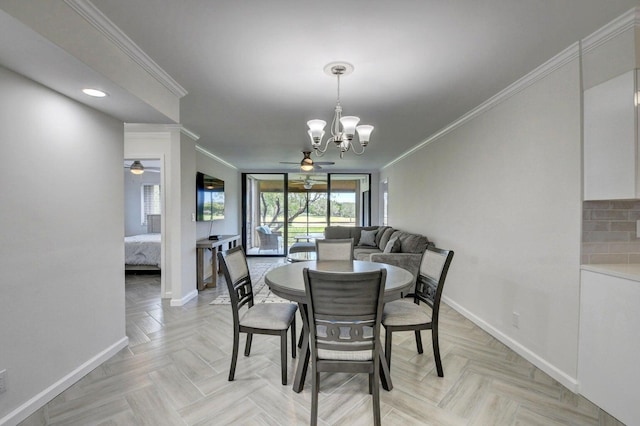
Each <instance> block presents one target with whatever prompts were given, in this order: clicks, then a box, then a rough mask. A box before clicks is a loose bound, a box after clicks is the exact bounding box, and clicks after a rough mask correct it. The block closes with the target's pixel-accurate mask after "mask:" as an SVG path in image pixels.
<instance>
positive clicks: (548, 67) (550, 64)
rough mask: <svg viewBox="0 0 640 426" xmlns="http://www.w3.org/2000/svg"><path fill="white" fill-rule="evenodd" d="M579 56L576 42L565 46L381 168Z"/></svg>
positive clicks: (397, 160)
mask: <svg viewBox="0 0 640 426" xmlns="http://www.w3.org/2000/svg"><path fill="white" fill-rule="evenodd" d="M579 57H580V44H579V43H578V42H576V43H574V44H572V45H571V46H569V47H567V48H566V49H565V50H563V51H562V52H560V53H558V54H557V55H556V56H554V57H553V58H551V59H550V60H548V61H547V62H545V63H544V64H542V65H540V66H539V67H538V68H536V69H534V70H533V71H531V72H530V73H528V74H527V75H525V76H524V77H522V78H521V79H519V80H517V81H516V82H515V83H513V84H511V85H509V86H507V88H505V89H504V90H502V91H500V92H499V93H498V94H496V95H494V96H492V97H491V98H489V99H487V100H486V101H484V102H483V103H481V104H480V105H478V106H477V107H475V108H474V109H472V110H471V111H469V112H467V113H466V114H464V115H463V116H461V117H460V118H458V119H457V120H455V121H454V122H452V123H451V124H449V125H447V126H445V127H444V128H442V129H440V130H439V131H437V132H436V133H434V134H433V135H431V136H429V138H427V139H426V140H424V141H422V142H421V143H419V144H418V145H416V146H414V147H413V148H411V149H410V150H409V151H406V152H405V153H403V154H402V155H400V156H399V157H397V158H396V159H394V160H392V161H391V162H389V163H387V164H385V165H384V166H382V168H381V170H383V169H386V168H387V167H390V166H392V165H394V164H396V163H397V162H399V161H401V160H403V159H405V158H407V157H409V156H410V155H412V154H413V153H415V152H416V151H418V150H420V149H422V148H424V147H425V146H427V145H429V144H431V143H433V142H435V141H436V140H438V139H440V138H442V137H443V136H445V135H446V134H448V133H450V132H452V131H454V130H455V129H457V128H458V127H460V126H462V125H464V124H466V123H467V122H469V121H471V120H473V119H474V118H476V117H478V116H479V115H481V114H484V113H485V112H487V111H489V110H490V109H492V108H493V107H495V106H497V105H498V104H500V103H502V102H504V101H506V100H507V99H509V98H511V97H513V96H515V95H517V94H518V93H520V92H522V91H523V90H525V89H526V88H528V87H529V86H531V85H533V84H535V83H536V82H538V81H540V80H542V79H543V78H545V77H546V76H548V75H549V74H551V73H553V72H554V71H556V70H557V69H559V68H562V67H563V66H565V65H566V64H567V63H569V62H571V61H573V60H574V59H577V58H579Z"/></svg>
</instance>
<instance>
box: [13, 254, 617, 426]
mask: <svg viewBox="0 0 640 426" xmlns="http://www.w3.org/2000/svg"><path fill="white" fill-rule="evenodd" d="M264 262H282V259H277V258H271V259H264V258H260V259H252V258H250V266H251V265H256V266H257V265H258V264H260V267H264ZM159 282H160V281H159V276H158V275H129V276H127V278H126V315H127V318H126V319H127V321H126V324H127V335H128V336H129V339H130V340H129V346H128V347H127V348H125V349H123V350H122V351H121V352H120V353H118V354H117V355H116V356H114V357H113V358H112V359H110V360H109V361H107V362H105V363H104V364H102V365H100V366H99V367H98V368H96V369H95V370H94V371H92V372H91V373H90V374H88V375H87V376H85V377H84V378H82V379H81V380H80V381H78V382H77V383H76V384H74V385H73V386H71V387H70V388H69V389H67V390H66V391H65V392H63V393H62V394H60V395H59V396H57V397H56V398H55V399H54V400H53V401H51V402H50V403H48V404H47V405H46V406H44V407H43V408H42V409H40V410H38V411H37V412H36V413H34V414H33V415H32V416H31V417H29V418H28V419H27V420H25V421H24V422H23V423H22V424H23V425H24V426H31V425H83V426H84V425H105V426H106V425H154V426H158V425H229V424H234V425H236V424H237V425H304V424H308V423H309V408H310V406H311V394H310V391H309V389H310V378H309V377H307V382H306V386H305V389H304V391H303V392H302V393H300V394H297V393H295V392H293V391H292V389H291V386H290V385H288V386H282V385H281V384H280V360H279V356H280V355H279V350H280V348H279V339H278V338H277V337H271V336H255V337H254V339H253V346H252V352H251V356H249V357H244V356H243V355H242V353H241V354H240V356H239V359H238V367H237V371H236V380H235V381H233V382H228V381H227V375H228V369H229V361H230V353H231V346H232V333H231V327H232V325H231V323H232V319H231V311H230V307H229V306H228V305H210V304H209V302H211V301H212V300H213V299H214V298H215V297H216V295H217V294H218V293H220V287H221V286H220V285H219V286H218V288H213V289H206V290H204V291H202V292H200V293H199V295H198V297H197V298H196V299H194V300H192V301H190V302H189V303H187V304H186V305H185V306H182V307H171V306H169V303H168V301H163V300H161V299H160V297H159V294H160V292H159V287H160V285H159ZM223 285H224V284H223ZM441 312H442V313H441V350H442V355H443V364H444V372H445V377H444V378H439V377H437V375H436V373H435V366H434V362H433V355H432V353H431V350H430V346H428V342H429V337H428V333H426V334H427V335H425V337H424V338H423V340H424V341H425V353H424V354H423V355H418V354H417V353H416V350H415V341H414V338H413V334H412V333H410V332H409V333H396V334H395V335H394V346H393V359H392V366H391V376H392V378H393V383H394V389H393V390H392V391H390V392H386V391H381V402H382V423H383V424H384V425H402V426H407V425H545V426H549V425H603V426H604V425H612V426H613V425H621V423H619V422H618V421H616V419H614V418H613V417H611V416H609V415H608V414H607V413H606V412H604V411H602V410H601V409H599V408H598V407H597V406H595V405H594V404H592V403H590V402H589V401H587V400H586V399H584V398H582V397H581V396H579V395H575V394H573V393H572V392H570V391H568V390H567V389H566V388H564V387H563V386H562V385H560V384H559V383H557V382H556V381H555V380H553V379H551V378H550V377H549V376H547V375H546V374H545V373H543V372H542V371H540V370H539V369H537V368H536V367H534V366H533V365H532V364H531V363H529V362H527V361H526V360H524V359H523V358H522V357H520V356H518V355H517V354H515V353H514V352H513V351H511V350H510V349H508V348H507V347H506V346H504V345H503V344H502V343H500V342H498V341H497V340H496V339H494V338H493V337H491V336H490V335H488V334H487V333H485V332H484V331H482V330H481V329H480V328H478V327H477V326H475V325H474V324H473V323H471V322H470V321H469V320H467V319H466V318H464V317H463V316H461V315H460V314H458V313H457V312H456V311H454V310H453V309H451V308H450V307H448V306H446V305H444V306H443V307H442V310H441ZM298 328H300V327H298ZM241 339H242V340H241V345H243V343H244V337H243V338H241ZM295 362H296V361H295V360H292V359H291V358H290V357H289V380H290V381H291V380H292V377H293V373H294V367H295ZM319 406H320V408H319V424H322V425H370V424H372V414H371V410H372V405H371V397H370V396H369V394H368V387H367V377H366V375H349V374H331V375H330V374H326V375H323V379H322V382H321V395H320V401H319Z"/></svg>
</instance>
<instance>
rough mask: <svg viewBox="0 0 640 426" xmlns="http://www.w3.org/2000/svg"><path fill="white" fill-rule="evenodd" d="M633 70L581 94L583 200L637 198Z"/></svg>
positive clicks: (637, 166)
mask: <svg viewBox="0 0 640 426" xmlns="http://www.w3.org/2000/svg"><path fill="white" fill-rule="evenodd" d="M636 80H637V76H636V70H633V71H629V72H626V73H624V74H622V75H620V76H618V77H615V78H612V79H611V80H608V81H605V82H604V83H601V84H599V85H597V86H594V87H592V88H590V89H587V90H585V92H584V199H585V200H616V199H634V198H640V185H639V183H638V175H639V173H638V169H639V162H638V130H637V123H638V119H637V109H638V108H637V105H636V103H637V102H636V100H635V98H636V92H637V84H636Z"/></svg>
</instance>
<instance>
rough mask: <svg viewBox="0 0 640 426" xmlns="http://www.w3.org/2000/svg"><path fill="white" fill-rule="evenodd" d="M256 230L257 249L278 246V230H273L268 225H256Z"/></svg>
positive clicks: (271, 248) (274, 248)
mask: <svg viewBox="0 0 640 426" xmlns="http://www.w3.org/2000/svg"><path fill="white" fill-rule="evenodd" d="M256 231H258V240H259V244H260V245H259V249H258V251H259V252H261V251H262V250H278V249H279V248H280V237H281V233H280V232H273V231H272V230H271V228H269V227H268V226H266V225H264V226H258V227H257V228H256Z"/></svg>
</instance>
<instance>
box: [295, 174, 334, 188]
mask: <svg viewBox="0 0 640 426" xmlns="http://www.w3.org/2000/svg"><path fill="white" fill-rule="evenodd" d="M303 177H304V178H303ZM290 182H291V183H296V184H298V185H302V187H303V188H304V189H311V188H313V185H316V184H326V183H327V180H326V179H322V178H320V177H318V176H311V175H306V176H304V175H301V176H300V178H299V179H293V180H291V181H290Z"/></svg>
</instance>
